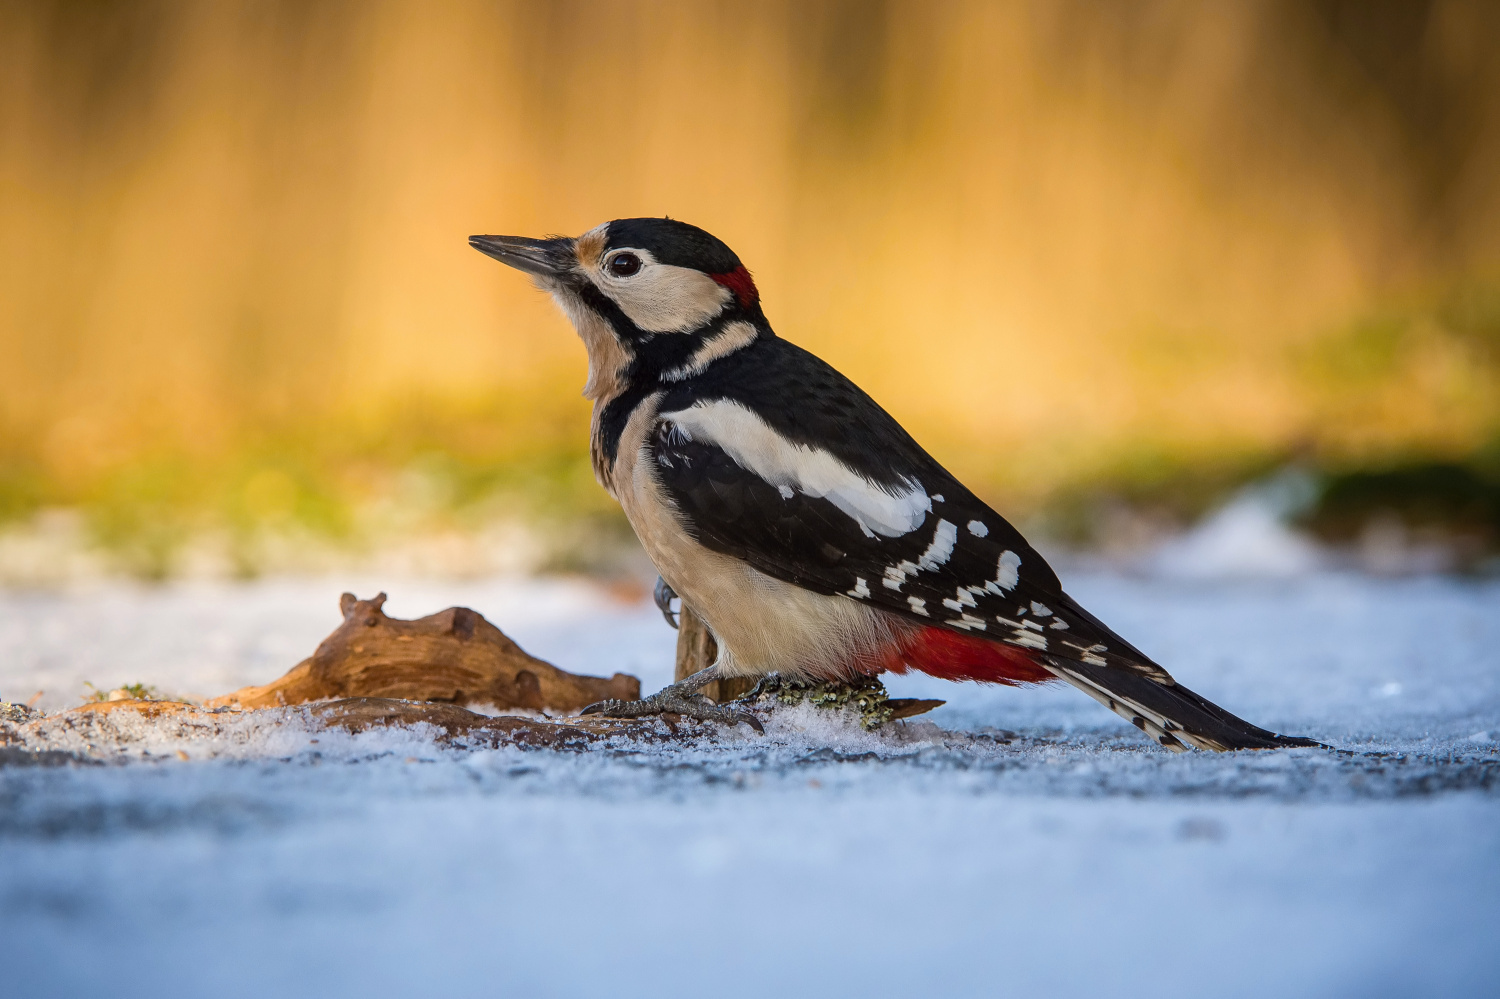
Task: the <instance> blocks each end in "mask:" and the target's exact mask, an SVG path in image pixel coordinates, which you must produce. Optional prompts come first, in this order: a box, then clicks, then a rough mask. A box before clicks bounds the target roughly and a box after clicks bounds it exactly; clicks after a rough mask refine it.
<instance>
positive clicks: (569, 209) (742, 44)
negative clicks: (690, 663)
mask: <svg viewBox="0 0 1500 999" xmlns="http://www.w3.org/2000/svg"><path fill="white" fill-rule="evenodd" d="M1497 178H1500V5H1496V4H1494V3H1492V2H1486V0H1430V2H1429V0H1421V2H1419V0H1401V2H1393V0H1307V2H1280V0H1258V2H1252V0H1245V2H1237V3H1231V4H1221V3H1211V2H1176V0H1155V2H1132V3H1094V2H1065V0H1039V2H1034V3H979V2H974V3H962V2H942V3H934V2H897V0H888V2H874V0H841V2H798V3H775V2H767V3H756V4H743V3H727V2H672V3H665V2H660V3H658V2H639V3H630V2H555V3H535V2H441V3H434V2H399V0H391V2H308V0H286V2H267V0H253V2H240V3H233V2H181V3H166V2H148V0H142V2H135V3H107V2H82V0H54V2H45V0H34V2H11V3H5V4H3V5H0V518H3V519H6V520H8V521H9V522H10V523H12V524H27V523H32V522H33V521H34V520H35V518H37V517H38V516H39V515H44V514H43V512H44V511H48V510H56V509H71V510H74V511H80V512H81V513H79V516H80V517H81V518H82V519H81V521H80V522H81V523H82V524H83V525H84V529H86V532H87V536H88V537H89V538H90V539H91V541H92V543H95V544H99V545H102V546H103V547H104V549H106V550H109V551H112V552H115V553H116V554H117V555H118V557H119V558H120V559H121V560H122V564H125V565H126V566H127V567H129V568H131V570H132V571H136V572H139V573H141V574H144V575H148V576H152V575H156V576H159V575H163V574H166V573H169V572H172V571H174V568H175V567H176V566H178V564H179V563H180V560H181V557H182V556H181V553H182V552H183V551H184V549H185V546H187V545H188V542H189V539H191V538H192V537H195V536H200V535H212V536H215V537H218V538H220V539H222V547H223V548H224V550H225V551H226V552H227V553H228V555H227V556H226V557H228V558H229V559H230V561H231V562H232V564H233V565H234V567H235V569H236V571H240V572H255V571H257V569H258V567H260V566H261V565H263V564H264V563H265V562H266V560H267V559H268V558H269V557H270V556H269V555H267V551H268V550H269V549H268V548H267V547H266V546H267V545H268V544H269V542H268V541H267V540H266V539H267V538H268V537H271V536H272V535H277V536H304V535H305V536H309V537H311V536H316V537H320V538H334V539H343V540H344V541H345V542H348V543H350V544H354V545H360V544H364V545H369V544H373V543H376V541H374V540H372V536H373V535H378V534H379V533H381V532H382V531H399V530H408V529H410V530H416V529H417V527H413V526H412V525H418V526H419V527H420V526H421V525H427V527H423V528H422V529H424V530H425V529H428V528H430V527H432V525H437V528H433V529H442V530H449V529H451V530H454V531H458V532H460V533H461V532H463V531H468V530H477V529H479V527H480V526H481V525H483V524H485V523H490V522H492V521H494V520H495V519H496V518H497V517H502V516H529V517H541V518H544V519H545V518H548V517H550V518H553V520H554V521H557V522H566V523H579V522H582V521H580V520H579V518H583V520H585V521H586V520H588V519H589V518H595V519H598V520H600V521H601V522H604V523H607V524H615V523H617V522H616V521H614V520H612V519H611V517H612V515H611V514H610V513H608V509H609V504H608V501H607V500H606V499H605V498H604V497H603V494H602V493H601V492H600V491H599V490H598V489H597V487H596V486H595V485H594V484H593V483H592V479H591V475H590V473H589V471H588V467H587V461H586V458H585V453H586V449H585V436H586V426H587V408H586V405H585V403H584V401H583V400H582V399H581V398H579V395H578V390H579V387H580V386H581V384H582V381H583V374H584V371H583V369H584V359H583V351H582V348H581V346H580V345H579V344H578V342H577V340H576V338H575V337H574V335H573V334H572V332H571V330H570V329H569V327H568V326H567V324H566V322H565V321H564V320H563V319H562V318H561V316H560V315H558V314H557V313H556V312H555V311H554V310H553V308H552V306H551V305H550V303H549V302H548V301H547V300H546V299H545V298H544V297H543V296H541V295H540V294H539V293H537V292H536V291H534V290H533V289H532V288H531V287H530V286H529V284H528V283H527V282H526V281H525V280H524V279H523V278H521V277H520V276H518V275H516V274H514V273H511V272H509V271H507V270H505V269H504V268H501V267H500V266H498V265H496V264H495V263H494V262H493V261H490V260H487V259H485V258H484V257H482V256H480V255H479V254H477V253H475V252H474V251H472V250H471V249H469V247H468V246H467V245H466V243H465V237H466V236H467V235H468V234H470V233H474V232H486V233H515V234H527V235H543V234H547V233H554V232H564V233H578V232H581V231H583V230H584V229H587V228H589V227H591V226H593V225H595V224H597V223H598V222H600V221H603V220H606V219H609V218H616V217H624V216H634V215H661V214H670V215H672V216H673V217H676V218H682V219H685V220H688V221H691V222H693V223H695V224H698V225H701V226H703V227H704V228H707V229H708V230H710V231H712V232H713V233H715V234H716V235H718V236H720V237H721V238H723V239H724V240H725V241H726V242H728V243H729V244H730V245H731V246H733V247H734V248H735V249H736V251H737V252H738V253H739V254H740V256H741V257H742V258H743V259H744V260H745V261H746V263H747V264H748V266H749V267H750V268H751V270H752V271H754V273H755V275H756V279H757V282H758V283H759V285H760V287H761V289H762V292H763V296H764V300H765V303H766V309H767V313H768V315H769V316H770V318H771V321H772V323H773V324H774V325H775V327H776V328H777V330H778V332H779V333H780V334H781V335H783V336H785V337H788V338H790V339H792V340H794V341H796V342H798V343H800V344H802V345H803V346H806V347H808V348H810V349H811V350H813V351H815V352H817V353H819V354H820V355H822V356H823V357H824V358H826V359H827V360H829V361H830V362H832V363H833V364H835V365H836V366H838V367H839V368H841V369H842V370H843V371H845V372H846V373H847V374H849V375H850V376H851V377H853V378H854V379H855V380H856V381H857V382H859V383H860V384H861V385H863V386H864V387H865V388H866V389H867V390H869V391H870V392H871V393H872V394H873V395H874V396H875V397H876V398H877V399H878V400H879V401H881V402H882V403H883V404H884V405H885V406H886V407H887V408H888V409H890V410H891V411H892V412H893V413H894V414H895V415H896V416H897V417H898V418H899V419H901V420H902V421H904V422H905V423H906V424H907V425H908V427H909V428H911V429H912V430H913V432H914V433H915V434H916V436H917V437H918V438H919V439H920V440H922V441H923V442H924V443H925V444H926V445H927V446H928V448H929V449H930V450H932V451H933V452H934V453H935V454H936V455H937V456H938V457H939V458H940V459H941V460H943V461H944V462H945V463H947V464H948V465H949V467H951V468H952V469H953V470H954V471H955V472H957V473H958V474H959V475H960V476H961V477H964V478H966V479H968V480H970V481H971V483H972V484H973V485H975V486H976V488H978V489H979V490H980V491H981V492H982V493H984V494H986V495H987V496H988V497H990V498H991V499H993V500H995V501H996V502H997V503H998V504H1000V506H1001V509H1002V510H1004V511H1006V512H1008V513H1012V514H1015V515H1017V516H1018V517H1023V518H1024V517H1028V516H1030V517H1033V519H1035V517H1036V516H1037V515H1039V514H1041V513H1050V514H1052V518H1051V520H1049V521H1046V523H1047V524H1050V525H1051V527H1050V529H1051V530H1052V531H1053V532H1054V533H1060V534H1063V535H1068V534H1069V533H1070V532H1071V533H1072V535H1077V536H1083V535H1086V534H1087V524H1086V523H1083V522H1084V521H1088V519H1089V518H1088V517H1087V516H1085V515H1084V514H1078V515H1077V516H1074V515H1073V514H1072V513H1068V511H1073V512H1074V513H1076V512H1077V511H1084V513H1085V514H1086V513H1087V511H1089V510H1093V509H1095V508H1096V507H1097V502H1098V501H1099V497H1105V496H1108V497H1117V498H1121V499H1122V501H1126V502H1131V503H1143V504H1151V503H1158V504H1161V505H1163V506H1164V507H1165V508H1171V509H1174V510H1177V511H1178V512H1180V513H1182V514H1183V515H1188V514H1191V513H1194V512H1197V511H1198V510H1201V509H1202V508H1203V506H1204V505H1205V504H1206V503H1208V502H1211V501H1212V499H1213V498H1214V497H1216V496H1218V495H1221V494H1222V493H1223V491H1224V490H1226V489H1228V488H1231V487H1233V486H1234V485H1236V484H1238V483H1240V482H1243V481H1246V480H1248V479H1249V478H1252V477H1254V476H1257V475H1260V474H1263V473H1265V472H1266V471H1267V470H1269V469H1272V468H1275V467H1278V466H1280V465H1283V464H1285V463H1287V462H1293V463H1297V464H1299V465H1300V466H1301V467H1305V468H1309V469H1315V470H1317V471H1318V474H1320V475H1323V476H1325V477H1327V478H1326V481H1330V482H1332V481H1335V480H1338V477H1339V476H1345V477H1347V476H1349V475H1355V476H1360V475H1363V476H1365V477H1366V479H1365V480H1360V481H1362V482H1365V483H1366V485H1368V484H1369V482H1368V481H1366V480H1369V477H1370V476H1371V475H1374V476H1376V477H1377V478H1378V477H1379V476H1381V475H1384V476H1386V477H1387V479H1389V478H1390V476H1392V475H1394V476H1396V477H1397V479H1398V480H1399V481H1396V480H1391V481H1395V482H1396V487H1399V488H1398V491H1399V489H1405V490H1406V491H1407V492H1409V493H1413V491H1414V493H1413V494H1414V495H1416V494H1420V495H1418V496H1417V501H1416V502H1417V505H1418V506H1420V505H1421V504H1422V503H1424V502H1426V503H1428V505H1429V506H1431V502H1429V501H1430V500H1431V497H1430V496H1429V495H1428V494H1429V493H1431V492H1432V491H1433V489H1435V490H1436V491H1437V493H1440V494H1442V495H1440V496H1439V497H1438V500H1437V501H1433V502H1437V504H1438V506H1440V507H1441V506H1442V505H1443V504H1444V503H1447V504H1448V506H1447V507H1443V509H1449V508H1452V510H1457V511H1459V515H1460V519H1463V518H1464V517H1467V518H1469V521H1472V523H1470V524H1469V527H1470V528H1472V529H1473V530H1478V531H1480V533H1481V534H1484V532H1490V533H1489V534H1486V535H1485V537H1490V538H1491V540H1493V529H1494V527H1495V526H1496V524H1495V517H1500V505H1497V501H1496V499H1495V497H1496V495H1497V492H1496V488H1497V487H1496V486H1495V482H1496V466H1497V464H1500V461H1497V457H1496V441H1497V439H1500V183H1497ZM1403 470H1406V471H1403ZM1408 473H1409V474H1408ZM1403 475H1404V476H1405V478H1401V476H1403ZM1434 476H1436V478H1434ZM1444 476H1447V478H1444ZM1455 476H1456V478H1455ZM1338 481H1343V480H1338ZM1380 481H1382V482H1386V480H1380ZM1432 482H1436V483H1437V485H1436V486H1432V487H1431V488H1429V486H1430V485H1431V483H1432ZM1445 483H1446V484H1445ZM1376 485H1379V483H1378V482H1377V483H1376ZM1386 485H1387V486H1389V485H1390V482H1386ZM1424 490H1426V491H1425V492H1424ZM1444 490H1446V491H1447V492H1444ZM1455 490H1456V492H1455ZM1355 491H1356V492H1358V488H1356V489H1355ZM1448 493H1452V494H1453V495H1452V496H1448ZM1403 495H1405V494H1403ZM1444 496H1447V499H1444V498H1443V497H1444ZM1424 497H1426V498H1424ZM1455 497H1456V498H1455ZM1377 502H1380V500H1379V498H1378V497H1377ZM1392 502H1395V501H1392ZM1400 502H1402V503H1406V502H1407V501H1406V500H1400ZM1091 504H1092V505H1091ZM1455 504H1457V505H1456V506H1455ZM1465 504H1467V505H1465ZM1476 504H1477V505H1476ZM1367 505H1368V504H1367ZM1407 505H1408V506H1409V505H1410V504H1409V503H1408V504H1407ZM1357 506H1358V503H1356V507H1357ZM1359 509H1364V508H1363V507H1360V508H1359ZM371 511H374V512H373V513H372V512H371ZM1059 511H1062V512H1063V513H1062V514H1060V513H1059ZM1476 511H1477V512H1476ZM1356 512H1358V511H1356ZM1450 512H1452V511H1451V510H1450ZM1336 513H1337V511H1334V513H1333V514H1329V516H1328V517H1325V522H1326V523H1327V524H1328V525H1333V526H1329V527H1328V529H1329V530H1330V531H1335V532H1336V531H1337V530H1339V529H1340V528H1339V527H1338V526H1337V524H1336V523H1335V522H1336V521H1337V520H1338V517H1337V516H1336V515H1335V514H1336ZM1064 514H1066V515H1064ZM1070 518H1071V519H1070ZM1080 518H1081V519H1080ZM1486 518H1489V519H1486ZM1081 523H1082V524H1083V526H1080V524H1081ZM1466 523H1468V522H1466ZM1476 525H1477V526H1476ZM1466 529H1468V528H1466Z"/></svg>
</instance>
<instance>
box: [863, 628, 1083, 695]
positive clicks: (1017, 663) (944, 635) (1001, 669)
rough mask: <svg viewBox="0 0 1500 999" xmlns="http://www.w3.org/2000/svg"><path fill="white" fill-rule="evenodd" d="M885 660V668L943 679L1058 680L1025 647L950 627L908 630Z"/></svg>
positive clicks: (888, 652)
mask: <svg viewBox="0 0 1500 999" xmlns="http://www.w3.org/2000/svg"><path fill="white" fill-rule="evenodd" d="M886 659H887V661H886V663H884V665H885V668H886V669H888V670H890V671H891V672H892V673H905V672H906V671H907V670H908V669H914V670H917V671H918V672H920V673H926V674H927V675H928V676H935V677H937V678H938V679H940V680H978V681H980V682H981V683H1003V684H1006V685H1007V686H1012V687H1013V686H1015V685H1016V684H1019V683H1045V682H1046V681H1048V680H1056V679H1057V677H1055V676H1053V675H1052V674H1051V673H1050V672H1048V671H1047V670H1046V669H1044V668H1042V667H1041V666H1038V665H1037V664H1036V663H1035V662H1034V661H1032V658H1031V654H1030V653H1028V652H1027V651H1026V650H1025V649H1018V648H1016V647H1015V646H1013V645H1002V644H1000V643H999V642H992V641H990V640H988V639H985V638H978V637H975V636H974V635H965V634H963V633H961V632H957V631H949V630H948V629H947V628H932V627H927V628H913V629H911V630H909V631H905V632H904V633H902V634H901V635H899V636H898V637H897V639H896V642H895V643H894V645H893V646H891V647H890V648H889V649H888V651H887V653H886ZM893 664H894V665H893Z"/></svg>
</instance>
